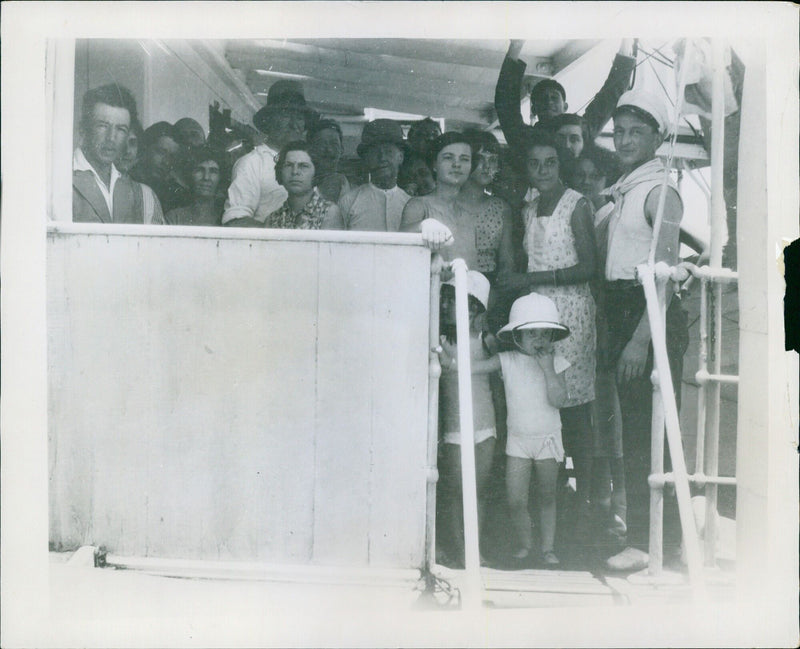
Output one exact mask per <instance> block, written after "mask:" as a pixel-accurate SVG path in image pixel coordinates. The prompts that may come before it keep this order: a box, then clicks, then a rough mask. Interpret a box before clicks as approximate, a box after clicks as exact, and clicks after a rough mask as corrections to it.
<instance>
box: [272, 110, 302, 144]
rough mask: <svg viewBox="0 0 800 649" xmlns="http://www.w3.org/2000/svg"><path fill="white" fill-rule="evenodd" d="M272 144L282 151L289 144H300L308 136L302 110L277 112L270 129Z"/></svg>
mask: <svg viewBox="0 0 800 649" xmlns="http://www.w3.org/2000/svg"><path fill="white" fill-rule="evenodd" d="M269 136H270V143H271V144H272V145H273V146H274V147H276V148H278V149H280V148H282V147H283V146H284V145H286V144H289V142H299V141H301V140H303V139H304V138H305V136H306V116H305V114H304V113H303V111H301V110H295V109H291V108H286V109H283V110H280V111H278V112H276V113H275V114H274V115H273V116H272V119H271V123H270V129H269Z"/></svg>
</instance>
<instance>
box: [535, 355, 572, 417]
mask: <svg viewBox="0 0 800 649" xmlns="http://www.w3.org/2000/svg"><path fill="white" fill-rule="evenodd" d="M536 361H537V362H538V363H539V367H541V368H542V371H543V372H544V379H545V383H546V384H547V400H548V401H549V402H550V405H551V406H553V407H554V408H562V407H563V406H564V405H565V404H566V403H567V400H568V398H569V394H568V393H567V382H566V380H565V379H564V373H563V372H562V373H561V374H558V373H556V368H555V357H554V355H553V348H552V345H550V348H549V350H548V351H543V352H541V353H539V354H538V355H537V356H536Z"/></svg>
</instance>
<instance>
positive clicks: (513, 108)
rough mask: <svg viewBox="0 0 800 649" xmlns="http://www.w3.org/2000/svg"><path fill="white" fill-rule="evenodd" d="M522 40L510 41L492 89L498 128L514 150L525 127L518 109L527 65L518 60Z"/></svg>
mask: <svg viewBox="0 0 800 649" xmlns="http://www.w3.org/2000/svg"><path fill="white" fill-rule="evenodd" d="M524 42H525V41H517V40H512V41H511V44H510V45H509V47H508V52H507V53H506V56H505V58H504V59H503V65H502V67H501V68H500V75H499V76H498V77H497V86H495V90H494V108H495V111H497V119H498V120H499V122H500V128H501V129H502V131H503V135H505V138H506V142H507V143H508V145H509V146H510V147H512V148H513V149H515V150H517V149H518V147H519V146H520V144H521V142H522V136H523V134H524V132H525V128H526V124H525V122H524V121H523V119H522V114H521V113H520V109H519V105H520V95H521V93H522V78H523V76H524V75H525V68H526V67H527V66H526V65H525V63H524V62H523V61H520V60H519V54H520V52H521V51H522V44H523V43H524Z"/></svg>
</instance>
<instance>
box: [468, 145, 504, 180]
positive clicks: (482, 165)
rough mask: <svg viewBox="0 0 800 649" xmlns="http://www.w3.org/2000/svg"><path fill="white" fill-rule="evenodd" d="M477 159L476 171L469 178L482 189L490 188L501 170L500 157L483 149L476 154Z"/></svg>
mask: <svg viewBox="0 0 800 649" xmlns="http://www.w3.org/2000/svg"><path fill="white" fill-rule="evenodd" d="M475 157H476V158H477V160H476V164H475V169H474V170H473V171H472V173H471V174H470V176H469V178H470V180H471V181H473V182H474V183H476V184H478V185H480V186H481V187H488V186H489V185H491V184H492V183H493V182H494V179H495V177H496V176H497V173H498V171H499V170H500V156H499V155H497V154H496V153H492V152H491V151H487V150H486V149H481V150H480V151H478V153H477V154H475Z"/></svg>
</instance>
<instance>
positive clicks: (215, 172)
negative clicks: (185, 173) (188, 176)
mask: <svg viewBox="0 0 800 649" xmlns="http://www.w3.org/2000/svg"><path fill="white" fill-rule="evenodd" d="M218 185H219V165H218V164H217V162H216V161H215V160H204V161H203V162H201V163H200V164H198V165H195V167H194V169H192V187H193V189H194V194H195V196H197V197H199V198H213V197H214V196H215V195H216V193H217V186H218Z"/></svg>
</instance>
